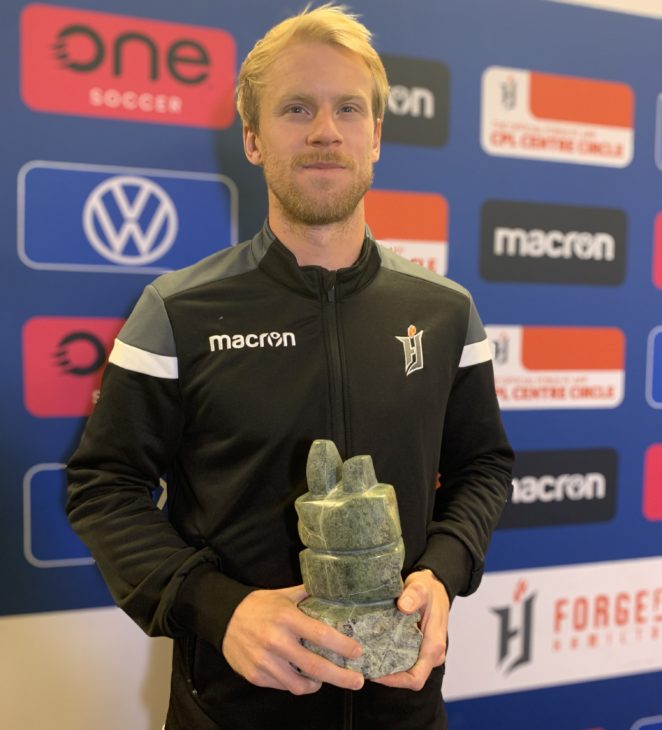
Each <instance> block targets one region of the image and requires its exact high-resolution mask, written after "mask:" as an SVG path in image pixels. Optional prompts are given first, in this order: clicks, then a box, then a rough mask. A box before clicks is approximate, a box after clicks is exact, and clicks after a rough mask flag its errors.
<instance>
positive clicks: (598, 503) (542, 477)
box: [498, 449, 618, 529]
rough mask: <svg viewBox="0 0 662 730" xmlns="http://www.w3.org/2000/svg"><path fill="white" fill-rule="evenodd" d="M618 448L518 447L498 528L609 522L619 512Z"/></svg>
mask: <svg viewBox="0 0 662 730" xmlns="http://www.w3.org/2000/svg"><path fill="white" fill-rule="evenodd" d="M617 474H618V454H617V452H616V451H615V450H614V449H576V450H571V451H556V450H550V451H518V452H517V461H516V464H515V469H514V473H513V493H512V497H511V499H510V501H509V502H508V503H507V504H506V507H505V509H504V511H503V515H502V517H501V521H500V522H499V525H498V528H499V529H505V528H513V527H544V526H546V525H572V524H584V523H591V522H606V521H607V520H610V519H612V518H613V517H614V514H615V511H616V479H617Z"/></svg>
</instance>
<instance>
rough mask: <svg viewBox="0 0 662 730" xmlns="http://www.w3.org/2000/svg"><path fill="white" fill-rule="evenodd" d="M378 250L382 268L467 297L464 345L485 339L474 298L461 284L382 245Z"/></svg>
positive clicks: (378, 245) (378, 246)
mask: <svg viewBox="0 0 662 730" xmlns="http://www.w3.org/2000/svg"><path fill="white" fill-rule="evenodd" d="M377 250H378V251H379V256H380V258H381V260H382V266H383V267H384V268H385V269H388V270H389V271H395V272H396V273H400V274H405V275H406V276H412V277H414V278H415V279H420V280H422V281H427V282H429V283H431V284H436V285H437V286H440V287H444V288H445V289H448V290H450V291H454V292H456V293H457V294H459V295H460V296H463V297H465V298H466V299H467V300H468V301H469V321H468V323H467V336H466V340H465V343H464V344H465V345H471V344H474V343H476V342H481V341H483V340H484V339H485V328H484V327H483V323H482V322H481V320H480V317H479V316H478V311H477V310H476V307H475V305H474V301H473V297H472V296H471V294H470V292H469V291H468V290H467V289H465V288H464V287H463V286H462V285H461V284H458V283H457V282H455V281H453V280H452V279H448V278H447V277H445V276H441V275H440V274H435V273H434V272H433V271H430V270H429V269H426V268H425V267H423V266H419V265H418V264H414V263H412V262H411V261H408V260H407V259H405V258H403V257H402V256H398V254H396V253H393V251H390V250H389V249H388V248H386V247H385V246H382V245H381V244H377Z"/></svg>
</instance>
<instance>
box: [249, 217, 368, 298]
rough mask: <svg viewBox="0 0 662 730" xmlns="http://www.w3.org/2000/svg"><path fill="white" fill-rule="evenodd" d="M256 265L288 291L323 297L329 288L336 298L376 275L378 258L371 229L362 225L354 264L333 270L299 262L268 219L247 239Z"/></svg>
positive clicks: (362, 285)
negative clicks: (273, 229)
mask: <svg viewBox="0 0 662 730" xmlns="http://www.w3.org/2000/svg"><path fill="white" fill-rule="evenodd" d="M251 246H252V250H253V255H254V256H255V258H256V259H257V261H258V266H259V268H260V269H261V270H262V271H263V272H264V273H265V274H267V275H268V276H269V277H271V278H272V279H275V280H276V281H278V282H279V283H280V284H282V285H283V286H286V287H287V288H288V289H290V290H292V291H296V292H299V293H301V294H304V295H306V296H309V297H315V298H327V296H328V292H329V291H330V290H331V289H334V290H335V296H336V298H340V297H346V296H351V295H352V294H355V293H356V292H358V291H360V290H361V289H363V288H364V287H366V286H367V285H368V284H369V283H370V282H371V281H372V280H373V279H374V278H375V276H376V275H377V272H378V271H379V267H380V266H381V258H380V256H379V251H378V250H377V244H376V243H375V240H374V238H373V237H372V233H371V231H370V229H369V228H368V226H366V233H365V238H364V239H363V245H362V247H361V253H360V254H359V257H358V259H357V260H356V262H355V263H354V264H352V265H351V266H348V267H347V268H344V269H338V270H337V271H328V270H327V269H324V268H322V267H321V266H299V264H298V263H297V260H296V258H295V256H294V254H293V253H292V252H291V251H290V250H289V249H288V248H287V247H286V246H285V245H284V244H282V243H281V242H280V241H279V240H278V239H277V238H276V236H275V235H274V233H273V232H272V230H271V228H269V224H268V222H266V223H265V224H264V226H263V227H262V230H261V231H260V232H259V233H258V234H257V235H256V236H255V237H254V238H253V240H252V242H251Z"/></svg>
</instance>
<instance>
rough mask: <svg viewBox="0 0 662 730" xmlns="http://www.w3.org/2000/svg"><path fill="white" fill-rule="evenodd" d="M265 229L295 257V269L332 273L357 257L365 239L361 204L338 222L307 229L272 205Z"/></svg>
mask: <svg viewBox="0 0 662 730" xmlns="http://www.w3.org/2000/svg"><path fill="white" fill-rule="evenodd" d="M269 226H270V228H271V230H272V231H273V233H274V235H275V236H276V238H278V240H279V241H280V242H281V243H282V244H283V245H284V246H285V247H286V248H288V249H289V250H290V251H291V252H292V253H293V254H294V256H295V258H296V260H297V263H298V264H299V266H321V267H322V268H324V269H328V270H329V271H336V270H338V269H343V268H345V267H347V266H351V265H352V264H353V263H354V262H355V261H356V260H357V259H358V257H359V254H360V253H361V247H362V245H363V239H364V238H365V214H364V211H363V201H361V202H360V203H359V205H358V206H357V208H356V210H355V211H354V213H353V214H352V215H351V216H350V217H349V218H348V219H347V220H344V221H341V222H340V223H329V224H327V225H321V226H310V225H306V224H304V223H298V222H296V221H292V220H290V219H289V218H288V217H286V216H285V215H283V214H282V211H280V210H278V208H277V207H275V206H270V207H269Z"/></svg>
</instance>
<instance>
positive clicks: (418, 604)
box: [373, 569, 450, 690]
mask: <svg viewBox="0 0 662 730" xmlns="http://www.w3.org/2000/svg"><path fill="white" fill-rule="evenodd" d="M398 608H399V609H400V610H401V611H402V613H406V614H411V613H414V612H415V611H419V612H420V614H421V622H420V627H421V631H422V632H423V639H422V641H421V648H420V649H419V652H418V661H417V662H416V664H414V666H413V667H412V668H411V669H408V670H407V671H406V672H396V673H395V674H388V675H387V676H385V677H380V678H379V679H375V680H373V681H374V682H378V683H379V684H384V685H386V686H387V687H400V688H404V689H413V690H419V689H422V688H423V685H424V684H425V683H426V681H427V679H428V677H429V676H430V672H431V671H432V670H433V669H434V667H439V666H441V665H442V664H443V663H444V661H445V660H446V629H447V628H448V613H449V611H450V601H449V599H448V594H447V593H446V589H445V588H444V584H443V583H441V582H440V581H438V580H437V579H436V578H435V576H434V574H433V573H432V571H431V570H427V569H426V570H418V571H416V572H415V573H411V574H410V575H408V576H407V579H406V580H405V585H404V589H403V591H402V594H401V595H400V598H398Z"/></svg>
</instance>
